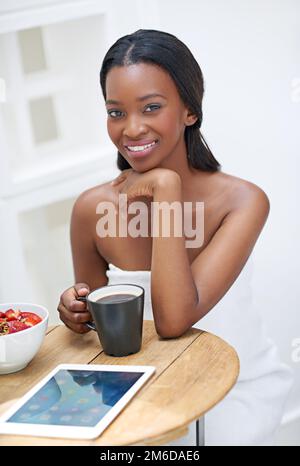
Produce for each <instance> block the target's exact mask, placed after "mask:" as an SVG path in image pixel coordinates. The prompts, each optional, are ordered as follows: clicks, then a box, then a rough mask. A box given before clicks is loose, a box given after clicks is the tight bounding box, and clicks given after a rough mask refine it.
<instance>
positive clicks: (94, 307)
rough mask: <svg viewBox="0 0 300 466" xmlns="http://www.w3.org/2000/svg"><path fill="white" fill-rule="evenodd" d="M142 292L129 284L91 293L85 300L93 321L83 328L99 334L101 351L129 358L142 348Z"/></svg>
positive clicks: (138, 287) (108, 287)
mask: <svg viewBox="0 0 300 466" xmlns="http://www.w3.org/2000/svg"><path fill="white" fill-rule="evenodd" d="M144 295H145V291H144V288H142V287H141V286H139V285H134V284H130V283H128V284H127V283H125V284H117V285H107V286H103V287H101V288H97V289H96V290H93V291H91V292H90V293H89V294H88V295H87V296H86V297H84V298H82V297H80V298H77V300H78V301H85V302H86V303H87V307H88V310H89V311H90V313H91V315H92V318H93V322H86V324H85V325H86V326H87V327H88V328H91V329H92V330H95V331H96V332H97V334H98V337H99V340H100V343H101V345H102V348H103V351H104V352H105V353H106V354H108V355H110V356H128V355H129V354H134V353H137V352H138V351H140V349H141V346H142V333H143V317H144Z"/></svg>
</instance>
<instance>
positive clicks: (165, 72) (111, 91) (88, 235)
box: [58, 30, 291, 445]
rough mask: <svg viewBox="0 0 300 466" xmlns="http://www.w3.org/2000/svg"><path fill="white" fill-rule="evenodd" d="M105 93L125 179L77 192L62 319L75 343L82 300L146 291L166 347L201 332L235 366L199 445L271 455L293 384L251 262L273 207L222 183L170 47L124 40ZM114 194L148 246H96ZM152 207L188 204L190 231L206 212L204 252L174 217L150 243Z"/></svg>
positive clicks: (190, 66)
mask: <svg viewBox="0 0 300 466" xmlns="http://www.w3.org/2000/svg"><path fill="white" fill-rule="evenodd" d="M100 81H101V87H102V91H103V95H104V99H105V102H106V108H107V114H108V119H107V128H108V133H109V136H110V138H111V140H112V142H113V143H114V144H115V146H116V147H117V149H118V167H119V169H120V170H121V174H120V176H119V177H118V178H117V179H116V180H114V181H112V182H109V183H105V184H102V185H100V186H96V187H94V188H92V189H90V190H88V191H86V192H84V193H83V194H82V195H81V196H79V198H78V199H77V201H76V203H75V205H74V209H73V213H72V220H71V244H72V253H73V261H74V271H75V281H76V284H75V285H74V286H72V287H71V288H69V289H68V290H66V291H65V292H64V293H63V294H62V296H61V299H60V303H59V306H58V311H59V313H60V318H61V320H62V321H63V322H64V323H65V325H66V326H68V327H69V328H70V329H72V330H73V331H75V332H79V333H84V332H87V331H88V329H87V328H86V326H85V324H84V323H85V322H86V321H88V320H89V319H90V315H89V313H88V312H87V310H86V308H85V305H84V304H83V303H82V302H80V301H78V300H77V298H78V297H79V296H84V295H85V294H86V293H87V292H88V290H89V289H94V288H97V287H100V286H103V285H106V284H112V283H120V282H123V283H128V282H131V283H136V284H141V285H142V286H143V287H144V288H145V291H146V303H145V318H148V319H149V318H154V322H155V327H156V330H157V333H158V334H159V335H160V336H161V337H164V338H176V337H179V336H180V335H182V334H183V333H184V332H186V331H187V330H188V329H189V328H190V327H191V326H198V327H199V328H203V329H205V330H209V331H211V332H213V333H215V334H217V335H220V336H221V337H223V338H224V339H225V340H227V341H228V342H229V343H231V344H232V345H233V346H234V347H235V348H236V350H237V352H238V354H239V357H240V364H241V372H240V376H239V380H238V383H237V384H236V386H235V387H234V389H233V390H232V391H231V392H230V393H229V395H228V396H227V397H226V398H225V399H224V400H223V401H222V402H221V403H219V405H218V406H216V407H215V408H214V409H213V410H211V412H210V413H208V414H207V415H206V427H205V437H206V444H208V445H268V444H272V442H273V437H274V434H275V431H276V428H277V427H278V426H279V424H280V419H281V416H282V412H283V406H284V402H285V400H286V397H287V393H288V391H289V388H290V384H291V378H290V372H289V370H288V369H287V368H286V367H285V366H284V365H282V364H281V363H280V361H279V360H278V357H277V353H276V348H275V346H274V344H273V343H272V342H271V341H270V340H269V339H267V338H266V337H265V335H264V333H263V330H262V328H261V324H260V320H259V317H258V314H257V313H256V312H255V309H254V306H253V305H252V303H251V292H250V291H251V290H250V288H249V287H250V278H251V275H250V272H251V261H250V260H249V257H250V255H251V252H252V250H253V248H254V245H255V243H256V241H257V239H258V237H259V235H260V233H261V231H262V229H263V226H264V224H265V222H266V219H267V217H268V213H269V208H270V207H269V200H268V197H267V196H266V194H265V193H264V191H263V190H262V189H261V188H259V187H258V186H256V185H255V184H253V183H251V182H249V181H246V180H243V179H240V178H237V177H234V176H231V175H229V174H226V173H223V172H222V171H221V169H220V164H219V163H218V162H217V160H216V159H215V158H214V156H213V154H212V153H211V151H210V149H209V148H208V146H207V144H206V143H205V141H204V139H203V136H202V135H201V132H200V127H201V123H202V98H203V91H204V89H203V77H202V73H201V70H200V68H199V65H198V63H197V62H196V60H195V58H194V57H193V55H192V53H191V52H190V50H189V49H188V48H187V47H186V46H185V45H184V44H183V43H182V42H181V41H180V40H178V39H177V38H176V37H175V36H173V35H171V34H168V33H165V32H160V31H155V30H139V31H137V32H135V33H133V34H130V35H127V36H125V37H122V38H120V39H119V40H118V41H117V42H116V43H115V44H114V45H113V46H112V47H111V48H110V49H109V50H108V52H107V54H106V56H105V58H104V61H103V64H102V68H101V73H100ZM120 194H123V195H125V194H126V195H127V196H128V204H129V205H130V203H131V202H132V201H137V200H139V201H143V203H144V205H145V206H146V207H147V209H145V210H144V211H143V212H144V214H143V215H144V220H147V221H148V226H149V228H148V231H147V234H143V235H141V236H137V235H128V234H127V235H120V234H117V235H113V234H112V235H107V236H104V235H102V236H101V235H99V234H98V233H99V229H98V228H97V227H96V225H97V222H98V220H99V215H98V214H97V212H96V209H97V206H99V204H101V203H102V202H106V203H107V202H111V203H113V204H114V205H117V204H118V202H119V199H120V197H119V195H120ZM152 201H153V202H159V203H162V202H167V203H173V202H176V201H177V203H179V205H184V203H186V202H189V203H192V204H190V205H192V206H193V208H192V215H193V221H194V222H196V221H197V218H196V217H197V209H196V203H197V202H198V203H199V202H202V203H204V204H203V205H204V235H203V241H202V242H201V244H198V245H197V246H196V247H194V246H195V245H193V246H190V247H187V243H186V237H185V234H184V233H183V234H182V235H181V236H178V235H177V236H176V235H175V234H172V233H174V229H175V215H174V216H173V217H172V219H171V220H170V221H171V225H170V226H171V234H170V235H167V236H163V235H162V234H160V235H156V236H155V235H151V233H152V230H151V221H152V220H153V217H152V216H151V206H152ZM177 205H178V204H177ZM118 217H119V212H117V220H120V219H119V218H118ZM132 218H133V217H132V214H129V215H128V218H127V222H128V223H129V222H130V220H131V219H132ZM170 218H171V217H170ZM194 224H195V223H194ZM241 272H242V273H241ZM190 441H191V444H194V439H191V440H190Z"/></svg>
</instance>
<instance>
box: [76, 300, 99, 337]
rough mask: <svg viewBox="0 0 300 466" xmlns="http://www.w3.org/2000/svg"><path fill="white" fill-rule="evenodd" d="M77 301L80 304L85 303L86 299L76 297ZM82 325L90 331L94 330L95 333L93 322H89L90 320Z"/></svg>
mask: <svg viewBox="0 0 300 466" xmlns="http://www.w3.org/2000/svg"><path fill="white" fill-rule="evenodd" d="M76 300H77V301H81V302H82V303H86V302H87V299H86V297H85V296H81V297H78V298H76ZM84 325H85V326H86V327H87V328H89V329H90V330H94V331H95V332H96V326H95V324H94V322H91V321H90V320H88V321H87V322H85V323H84Z"/></svg>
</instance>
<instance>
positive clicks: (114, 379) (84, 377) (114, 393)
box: [6, 369, 144, 427]
mask: <svg viewBox="0 0 300 466" xmlns="http://www.w3.org/2000/svg"><path fill="white" fill-rule="evenodd" d="M143 374H144V372H113V371H88V370H76V371H71V370H65V369H63V370H59V371H58V372H57V374H55V376H54V377H52V378H51V379H50V380H49V381H48V382H47V383H46V384H45V385H44V386H43V387H42V388H40V389H39V390H38V391H37V392H36V394H35V395H33V396H32V397H31V398H30V400H28V401H27V402H26V403H25V404H24V405H23V406H22V407H21V408H19V409H18V410H17V411H16V413H15V414H13V415H12V416H11V417H10V418H9V419H7V421H6V422H18V423H26V424H52V425H53V424H54V425H58V426H66V425H68V426H79V427H94V426H95V425H96V424H98V422H99V421H100V420H101V419H102V418H103V417H104V415H105V414H106V413H107V412H108V411H109V410H110V409H111V407H112V406H114V405H115V404H116V403H117V402H118V401H119V400H120V399H121V398H122V396H123V395H124V394H125V393H126V392H127V391H128V390H129V389H130V388H131V387H132V386H133V385H134V384H135V382H136V381H137V380H138V379H139V378H140V377H141V376H142V375H143Z"/></svg>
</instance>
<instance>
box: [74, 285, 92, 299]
mask: <svg viewBox="0 0 300 466" xmlns="http://www.w3.org/2000/svg"><path fill="white" fill-rule="evenodd" d="M74 288H75V291H76V293H77V295H78V296H85V295H87V294H88V293H89V292H90V288H89V285H87V284H86V283H76V285H74Z"/></svg>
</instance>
